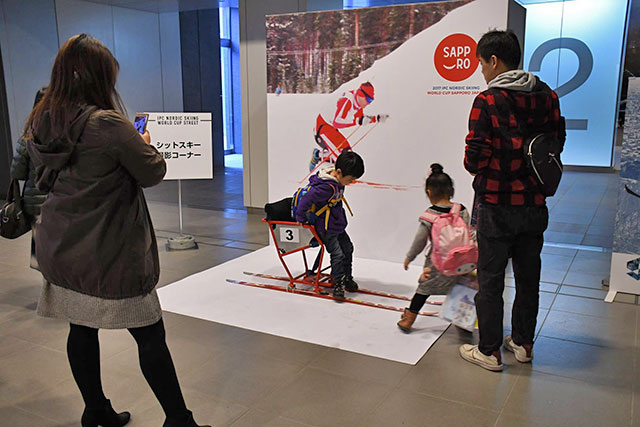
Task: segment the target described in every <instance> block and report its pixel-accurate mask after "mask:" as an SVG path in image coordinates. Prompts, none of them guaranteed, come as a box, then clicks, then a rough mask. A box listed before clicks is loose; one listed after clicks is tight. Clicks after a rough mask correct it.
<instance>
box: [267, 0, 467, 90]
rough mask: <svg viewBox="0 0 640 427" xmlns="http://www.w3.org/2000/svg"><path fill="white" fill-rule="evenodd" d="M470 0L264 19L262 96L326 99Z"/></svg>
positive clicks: (277, 16)
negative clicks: (302, 95) (310, 95)
mask: <svg viewBox="0 0 640 427" xmlns="http://www.w3.org/2000/svg"><path fill="white" fill-rule="evenodd" d="M472 1H473V0H459V1H449V2H439V3H426V4H425V3H421V4H410V5H402V6H392V7H374V8H367V9H348V10H335V11H327V12H316V13H295V14H287V15H273V16H268V17H267V92H268V93H276V90H277V93H331V92H333V91H334V90H335V89H337V88H338V87H339V86H340V85H342V84H343V83H344V82H347V81H349V80H351V79H353V78H355V77H357V76H358V74H360V73H361V72H362V71H364V70H366V69H367V68H369V67H370V66H371V65H372V64H373V63H374V62H375V61H376V60H377V59H380V58H382V57H384V56H386V55H388V54H389V53H391V52H393V51H394V50H395V49H397V48H398V47H399V46H400V45H401V44H402V43H404V42H405V41H407V40H408V39H409V38H411V37H413V36H415V35H416V34H418V33H419V32H421V31H423V30H424V29H426V28H428V27H430V26H432V25H433V24H435V23H437V22H438V21H440V20H441V19H442V18H443V17H444V16H446V15H447V13H449V12H451V11H452V10H454V9H456V8H458V7H460V6H463V5H465V4H467V3H470V2H472Z"/></svg>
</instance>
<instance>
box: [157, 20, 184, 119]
mask: <svg viewBox="0 0 640 427" xmlns="http://www.w3.org/2000/svg"><path fill="white" fill-rule="evenodd" d="M159 22H160V55H161V61H162V85H163V98H164V110H163V111H169V112H171V111H182V110H183V108H184V104H183V100H182V62H181V53H180V18H179V15H178V13H177V12H172V13H161V14H160V15H159Z"/></svg>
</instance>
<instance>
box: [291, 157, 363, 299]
mask: <svg viewBox="0 0 640 427" xmlns="http://www.w3.org/2000/svg"><path fill="white" fill-rule="evenodd" d="M362 175H364V162H363V160H362V158H361V157H360V156H359V155H358V154H356V153H354V152H353V151H346V150H345V151H343V152H342V154H340V155H339V156H338V158H337V160H336V164H335V167H334V166H330V167H327V168H325V169H322V170H320V171H319V172H318V173H317V174H315V175H313V176H311V178H309V185H308V186H307V187H305V188H303V189H300V190H298V193H300V192H301V191H303V190H304V191H306V193H304V194H303V195H302V196H301V197H300V198H299V200H297V199H298V193H296V196H295V197H294V203H297V205H296V207H295V220H296V221H298V222H300V223H302V224H307V223H308V224H313V225H315V228H316V232H317V233H318V236H319V237H320V240H322V242H323V243H324V247H325V249H326V250H327V252H329V256H330V258H331V277H332V278H333V296H334V298H338V299H343V298H344V291H345V289H346V290H347V291H349V292H356V291H357V290H358V284H357V283H356V282H355V281H354V280H353V276H352V274H351V262H352V257H353V244H352V243H351V239H349V235H348V234H347V232H346V228H347V216H346V214H345V212H344V207H343V201H344V188H345V186H347V185H349V184H351V183H352V182H353V181H355V180H356V179H358V178H360V177H361V176H362ZM347 207H348V205H347Z"/></svg>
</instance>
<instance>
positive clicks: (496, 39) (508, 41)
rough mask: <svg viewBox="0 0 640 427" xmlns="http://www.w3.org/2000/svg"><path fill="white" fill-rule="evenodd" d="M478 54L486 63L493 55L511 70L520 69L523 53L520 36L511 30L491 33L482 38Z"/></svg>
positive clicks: (477, 49)
mask: <svg viewBox="0 0 640 427" xmlns="http://www.w3.org/2000/svg"><path fill="white" fill-rule="evenodd" d="M476 54H477V55H478V56H480V57H482V59H484V60H485V61H486V62H489V60H490V59H491V57H492V56H493V55H495V56H496V58H498V59H500V60H502V62H504V65H506V66H507V67H508V68H509V69H510V70H513V69H516V68H518V66H519V65H520V58H521V57H522V51H521V50H520V42H519V41H518V36H516V35H515V33H514V32H513V31H511V30H507V31H497V30H495V31H489V32H488V33H486V34H485V35H483V36H482V37H481V38H480V41H479V42H478V47H477V48H476Z"/></svg>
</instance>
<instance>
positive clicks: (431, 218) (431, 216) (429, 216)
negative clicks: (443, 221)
mask: <svg viewBox="0 0 640 427" xmlns="http://www.w3.org/2000/svg"><path fill="white" fill-rule="evenodd" d="M438 218H440V215H438V214H436V213H433V212H429V211H424V212H423V214H422V215H420V219H421V220H423V221H427V222H430V223H431V224H433V223H434V222H436V221H437V220H438Z"/></svg>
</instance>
